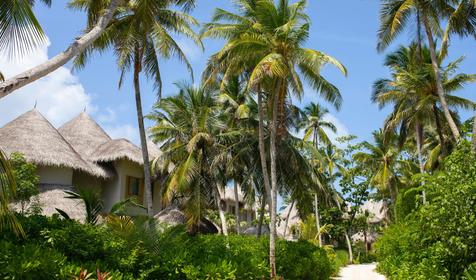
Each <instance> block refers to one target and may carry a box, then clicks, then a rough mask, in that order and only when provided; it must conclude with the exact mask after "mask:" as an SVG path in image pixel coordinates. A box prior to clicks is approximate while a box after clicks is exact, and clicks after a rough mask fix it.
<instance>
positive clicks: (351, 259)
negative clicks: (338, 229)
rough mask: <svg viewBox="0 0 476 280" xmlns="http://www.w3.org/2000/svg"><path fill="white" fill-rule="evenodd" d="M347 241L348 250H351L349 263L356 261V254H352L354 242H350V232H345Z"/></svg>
mask: <svg viewBox="0 0 476 280" xmlns="http://www.w3.org/2000/svg"><path fill="white" fill-rule="evenodd" d="M345 242H346V243H347V251H348V252H349V263H350V264H352V263H353V262H354V255H353V254H352V242H350V238H349V234H348V233H347V232H345Z"/></svg>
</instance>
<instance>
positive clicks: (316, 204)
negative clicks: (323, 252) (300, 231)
mask: <svg viewBox="0 0 476 280" xmlns="http://www.w3.org/2000/svg"><path fill="white" fill-rule="evenodd" d="M314 215H315V216H316V228H317V238H318V240H319V247H322V235H321V218H320V217H319V199H318V197H317V193H315V194H314Z"/></svg>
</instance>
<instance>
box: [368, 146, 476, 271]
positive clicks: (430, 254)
mask: <svg viewBox="0 0 476 280" xmlns="http://www.w3.org/2000/svg"><path fill="white" fill-rule="evenodd" d="M421 182H424V190H425V191H426V195H427V198H428V203H427V204H426V205H422V203H419V202H418V201H419V200H420V199H421V198H420V197H419V196H418V195H416V194H418V193H419V192H415V191H412V190H410V191H409V192H408V191H407V192H406V195H407V196H408V194H410V195H411V194H413V198H414V199H413V201H412V200H410V199H408V197H406V198H405V201H406V203H402V205H400V206H399V207H398V210H397V212H400V213H399V216H400V217H401V218H400V220H399V222H398V223H395V224H393V225H392V226H390V227H389V228H388V229H387V230H386V231H385V233H384V235H383V236H382V237H381V238H380V239H379V240H378V242H377V244H376V250H377V253H378V258H379V261H380V264H379V266H378V268H379V270H380V271H381V272H382V273H384V274H385V275H387V276H388V278H389V279H391V280H392V279H415V280H418V279H422V280H431V279H476V273H475V275H474V278H471V277H472V276H470V274H472V272H471V271H470V269H469V267H470V265H471V264H472V263H474V262H476V156H475V154H474V153H473V152H472V151H471V147H470V145H469V143H467V142H463V143H461V144H460V146H459V147H458V149H457V150H455V151H454V152H453V153H452V154H451V155H450V156H449V157H448V158H447V159H446V160H445V162H444V166H443V167H442V168H441V170H440V171H438V172H437V173H435V174H433V175H427V176H424V177H422V178H421ZM402 193H403V192H402ZM412 209H413V210H412Z"/></svg>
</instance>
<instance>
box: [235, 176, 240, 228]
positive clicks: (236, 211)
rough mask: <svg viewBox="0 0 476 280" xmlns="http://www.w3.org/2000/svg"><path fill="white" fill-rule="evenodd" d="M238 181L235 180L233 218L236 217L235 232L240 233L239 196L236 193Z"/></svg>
mask: <svg viewBox="0 0 476 280" xmlns="http://www.w3.org/2000/svg"><path fill="white" fill-rule="evenodd" d="M239 187H240V186H239V183H238V182H237V181H235V185H234V192H235V219H236V233H237V234H240V196H239V194H238V188H239Z"/></svg>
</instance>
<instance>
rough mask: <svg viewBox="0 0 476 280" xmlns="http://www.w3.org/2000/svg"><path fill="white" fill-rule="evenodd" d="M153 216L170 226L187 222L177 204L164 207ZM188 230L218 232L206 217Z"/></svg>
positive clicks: (207, 232)
mask: <svg viewBox="0 0 476 280" xmlns="http://www.w3.org/2000/svg"><path fill="white" fill-rule="evenodd" d="M154 218H155V219H157V221H159V222H161V223H165V224H167V225H170V226H177V225H185V224H186V223H187V217H186V216H185V214H184V213H183V212H182V211H181V210H180V209H178V207H177V206H170V207H167V208H165V209H164V210H162V211H160V212H159V213H157V214H156V215H155V216H154ZM188 231H189V233H191V234H195V233H202V234H216V233H218V232H219V230H218V227H217V226H216V225H215V224H214V223H213V222H211V221H210V220H208V219H206V218H202V219H201V220H200V222H199V223H198V224H197V225H195V226H192V227H190V228H189V229H188Z"/></svg>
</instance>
